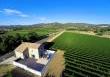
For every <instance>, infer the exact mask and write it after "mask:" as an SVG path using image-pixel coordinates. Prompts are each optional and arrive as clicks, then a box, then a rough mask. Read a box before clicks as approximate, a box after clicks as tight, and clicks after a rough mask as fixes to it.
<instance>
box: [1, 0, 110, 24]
mask: <svg viewBox="0 0 110 77" xmlns="http://www.w3.org/2000/svg"><path fill="white" fill-rule="evenodd" d="M51 22H61V23H91V24H110V0H0V25H19V24H26V25H28V24H37V23H51Z"/></svg>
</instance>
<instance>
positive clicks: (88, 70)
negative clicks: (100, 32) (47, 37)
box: [53, 32, 110, 77]
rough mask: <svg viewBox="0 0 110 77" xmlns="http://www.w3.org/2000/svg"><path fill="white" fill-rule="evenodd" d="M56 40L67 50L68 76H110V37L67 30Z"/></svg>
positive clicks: (56, 43)
mask: <svg viewBox="0 0 110 77" xmlns="http://www.w3.org/2000/svg"><path fill="white" fill-rule="evenodd" d="M54 42H55V44H54V45H53V48H56V49H62V50H64V51H65V52H64V57H65V64H66V67H65V71H64V75H65V76H66V77H71V76H74V77H78V76H80V77H81V76H83V77H85V76H89V77H100V76H104V77H110V73H109V72H110V39H108V38H100V37H96V36H92V35H86V34H78V33H72V32H65V33H63V34H62V35H61V36H59V37H58V38H56V39H55V40H54Z"/></svg>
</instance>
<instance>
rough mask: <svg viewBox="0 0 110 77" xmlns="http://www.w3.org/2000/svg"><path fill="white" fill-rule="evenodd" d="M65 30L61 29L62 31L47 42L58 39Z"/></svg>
mask: <svg viewBox="0 0 110 77" xmlns="http://www.w3.org/2000/svg"><path fill="white" fill-rule="evenodd" d="M64 32H65V30H63V31H61V32H60V33H58V34H57V35H55V36H52V37H50V38H49V39H48V40H47V42H52V41H53V40H54V39H56V38H57V37H58V36H60V35H61V34H63V33H64Z"/></svg>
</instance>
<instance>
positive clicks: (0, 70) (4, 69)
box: [0, 65, 13, 76]
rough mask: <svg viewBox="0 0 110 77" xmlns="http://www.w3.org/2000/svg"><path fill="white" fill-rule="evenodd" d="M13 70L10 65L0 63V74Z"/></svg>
mask: <svg viewBox="0 0 110 77" xmlns="http://www.w3.org/2000/svg"><path fill="white" fill-rule="evenodd" d="M12 70H13V66H12V65H0V76H1V75H5V74H6V73H7V72H10V71H12Z"/></svg>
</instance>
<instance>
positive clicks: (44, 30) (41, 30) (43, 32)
mask: <svg viewBox="0 0 110 77" xmlns="http://www.w3.org/2000/svg"><path fill="white" fill-rule="evenodd" d="M29 32H36V33H37V34H38V35H47V34H51V33H53V32H57V29H55V28H54V29H53V28H30V29H22V30H16V31H9V32H8V33H7V34H8V35H15V34H16V33H19V34H20V35H25V34H28V33H29Z"/></svg>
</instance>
